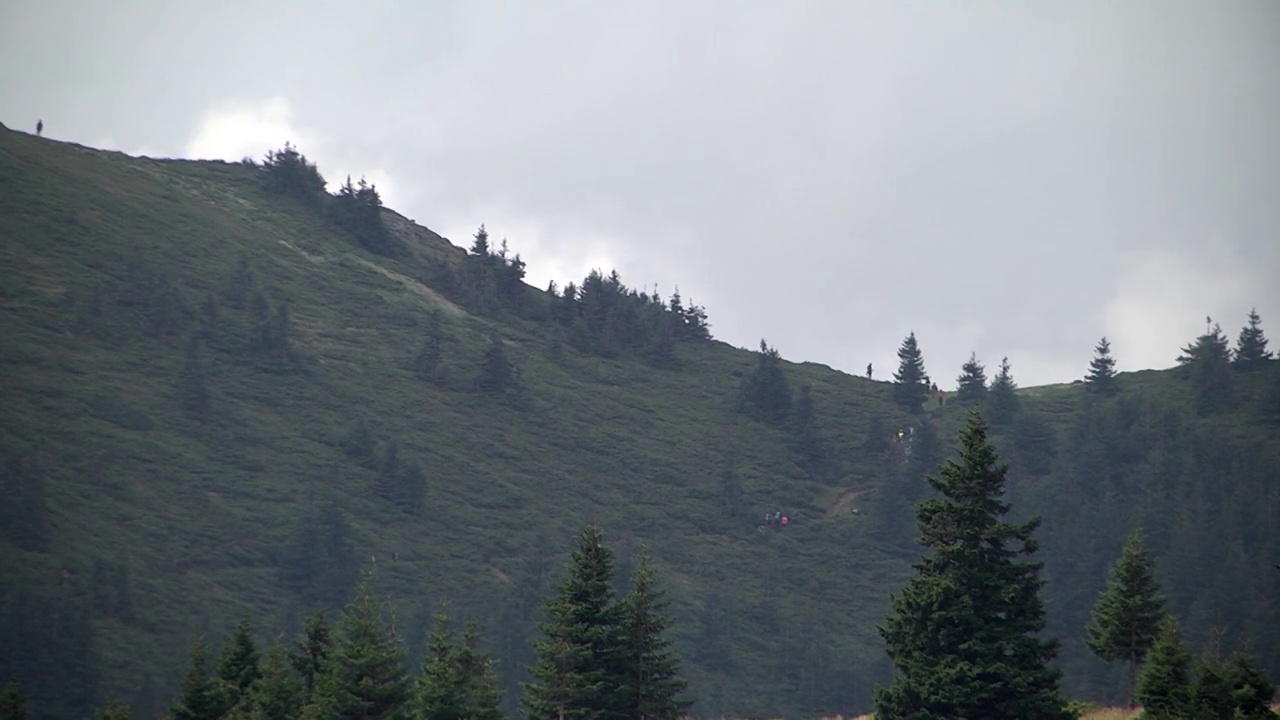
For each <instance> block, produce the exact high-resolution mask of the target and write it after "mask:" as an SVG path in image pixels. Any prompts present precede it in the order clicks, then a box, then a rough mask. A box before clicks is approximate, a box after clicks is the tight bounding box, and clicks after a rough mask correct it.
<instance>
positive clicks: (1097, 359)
mask: <svg viewBox="0 0 1280 720" xmlns="http://www.w3.org/2000/svg"><path fill="white" fill-rule="evenodd" d="M1093 351H1094V356H1093V360H1091V361H1089V374H1088V375H1086V376H1085V382H1086V383H1087V384H1086V386H1085V387H1086V388H1088V390H1089V391H1090V392H1093V393H1096V394H1098V395H1102V396H1104V397H1105V396H1110V395H1115V394H1116V393H1117V392H1119V391H1120V385H1119V384H1118V383H1117V382H1116V361H1115V358H1113V357H1111V343H1110V342H1108V341H1107V339H1106V338H1105V337H1104V338H1102V340H1100V341H1098V344H1097V346H1096V347H1094V349H1093Z"/></svg>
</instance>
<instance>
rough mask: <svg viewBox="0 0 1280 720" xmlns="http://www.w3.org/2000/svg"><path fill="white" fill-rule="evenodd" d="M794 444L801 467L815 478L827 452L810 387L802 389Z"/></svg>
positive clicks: (797, 407)
mask: <svg viewBox="0 0 1280 720" xmlns="http://www.w3.org/2000/svg"><path fill="white" fill-rule="evenodd" d="M794 442H795V451H796V454H798V455H799V456H800V465H801V467H803V468H804V471H805V472H806V473H808V475H809V477H815V476H816V475H817V474H818V473H819V471H820V470H821V468H822V462H823V460H824V456H825V452H824V449H823V442H822V433H821V431H820V430H819V429H818V422H817V420H816V419H815V417H814V403H813V393H812V391H811V390H810V388H809V386H808V385H804V386H802V387H801V388H800V400H799V401H798V402H797V403H796V418H795V440H794Z"/></svg>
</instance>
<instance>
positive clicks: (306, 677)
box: [289, 610, 333, 703]
mask: <svg viewBox="0 0 1280 720" xmlns="http://www.w3.org/2000/svg"><path fill="white" fill-rule="evenodd" d="M302 629H303V637H302V640H300V641H299V642H298V645H297V648H296V649H295V650H294V651H293V652H292V653H290V654H289V664H290V665H292V666H293V669H294V670H297V671H298V675H299V676H300V677H301V678H302V696H303V702H304V703H306V702H309V701H310V700H311V694H312V692H313V691H314V689H315V681H316V676H318V675H319V674H320V671H321V670H323V669H324V666H325V662H326V661H327V660H328V657H329V655H330V653H332V652H333V631H332V629H331V628H330V627H329V621H328V620H327V619H326V618H325V615H324V610H316V611H315V612H314V613H312V614H311V616H310V617H308V618H307V619H306V620H304V621H303V623H302Z"/></svg>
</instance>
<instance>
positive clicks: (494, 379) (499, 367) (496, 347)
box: [475, 333, 516, 395]
mask: <svg viewBox="0 0 1280 720" xmlns="http://www.w3.org/2000/svg"><path fill="white" fill-rule="evenodd" d="M515 382H516V373H515V367H514V366H513V365H512V364H511V362H510V361H509V360H507V353H506V351H505V350H504V349H503V345H502V338H500V337H498V335H497V333H494V334H493V335H491V336H490V337H489V349H488V350H486V351H485V353H484V359H483V360H482V361H481V362H480V372H479V373H478V374H477V375H476V380H475V386H476V388H477V389H478V390H480V391H481V392H486V393H490V394H493V395H500V394H502V393H504V392H506V391H507V390H509V389H511V388H512V387H513V386H514V385H515Z"/></svg>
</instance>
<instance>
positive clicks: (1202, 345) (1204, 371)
mask: <svg viewBox="0 0 1280 720" xmlns="http://www.w3.org/2000/svg"><path fill="white" fill-rule="evenodd" d="M1206 319H1208V318H1206ZM1178 364H1179V365H1180V366H1181V367H1184V368H1187V370H1188V371H1190V379H1191V388H1192V394H1193V397H1194V399H1195V405H1196V412H1197V414H1199V415H1201V416H1204V415H1209V414H1211V413H1214V412H1216V411H1218V410H1222V409H1225V408H1226V407H1228V406H1229V405H1230V404H1231V372H1230V366H1231V347H1230V343H1229V342H1228V340H1227V336H1226V335H1225V334H1223V332H1222V327H1221V326H1219V325H1218V324H1217V323H1215V324H1214V325H1213V327H1211V328H1209V330H1208V331H1207V332H1206V333H1205V334H1203V335H1201V336H1200V337H1198V338H1196V340H1195V342H1193V343H1191V344H1190V345H1188V346H1187V347H1184V348H1182V354H1181V355H1179V356H1178Z"/></svg>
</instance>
